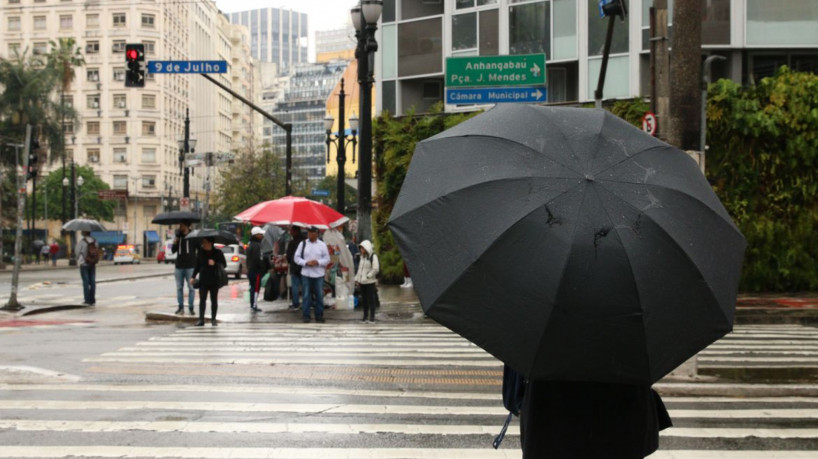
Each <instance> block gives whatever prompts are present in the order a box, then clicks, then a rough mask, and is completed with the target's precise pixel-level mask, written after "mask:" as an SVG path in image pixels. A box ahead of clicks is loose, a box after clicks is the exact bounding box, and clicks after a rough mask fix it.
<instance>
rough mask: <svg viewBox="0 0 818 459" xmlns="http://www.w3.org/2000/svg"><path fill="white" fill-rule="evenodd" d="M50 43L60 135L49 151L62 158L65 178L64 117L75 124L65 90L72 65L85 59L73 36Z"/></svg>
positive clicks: (71, 71) (49, 58)
mask: <svg viewBox="0 0 818 459" xmlns="http://www.w3.org/2000/svg"><path fill="white" fill-rule="evenodd" d="M49 44H50V45H51V53H50V54H49V55H48V66H49V68H50V69H51V70H52V71H53V72H54V73H55V74H56V75H57V78H58V80H59V84H60V116H61V119H60V126H61V128H60V131H61V135H60V136H59V140H58V141H57V143H55V144H52V150H51V151H59V152H60V153H59V155H60V158H62V177H63V178H65V156H66V155H65V133H64V130H65V118H66V115H69V116H70V118H71V120H72V121H74V125H75V126H76V121H77V113H76V111H74V110H73V107H68V108H69V109H70V112H67V107H66V106H65V92H66V90H68V89H69V88H70V87H71V83H72V82H73V81H74V78H75V77H76V73H75V72H74V67H81V66H83V65H85V59H84V58H83V56H82V50H81V48H79V47H77V46H76V42H75V41H74V39H73V38H60V39H59V40H58V42H54V41H53V40H52V41H50V42H49ZM52 159H53V158H52ZM65 204H66V203H65V196H63V202H62V220H63V223H65V218H66V215H65Z"/></svg>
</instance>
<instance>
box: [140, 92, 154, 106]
mask: <svg viewBox="0 0 818 459" xmlns="http://www.w3.org/2000/svg"><path fill="white" fill-rule="evenodd" d="M142 108H156V96H155V95H153V94H142Z"/></svg>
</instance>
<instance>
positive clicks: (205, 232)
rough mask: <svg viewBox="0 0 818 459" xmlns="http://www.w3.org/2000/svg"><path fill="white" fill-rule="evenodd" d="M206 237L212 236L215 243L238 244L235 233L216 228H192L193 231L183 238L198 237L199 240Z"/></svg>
mask: <svg viewBox="0 0 818 459" xmlns="http://www.w3.org/2000/svg"><path fill="white" fill-rule="evenodd" d="M208 237H211V238H213V240H214V241H213V242H215V243H216V244H225V245H228V244H238V243H239V240H238V238H236V235H235V234H233V233H230V232H227V231H221V230H217V229H207V228H202V229H197V230H193V231H191V232H190V234H188V235H187V236H185V239H199V240H201V239H205V238H208Z"/></svg>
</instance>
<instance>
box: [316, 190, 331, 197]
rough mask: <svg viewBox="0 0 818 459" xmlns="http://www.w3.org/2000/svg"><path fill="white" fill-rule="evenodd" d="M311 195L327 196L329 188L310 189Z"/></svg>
mask: <svg viewBox="0 0 818 459" xmlns="http://www.w3.org/2000/svg"><path fill="white" fill-rule="evenodd" d="M312 195H313V196H329V190H316V189H313V190H312Z"/></svg>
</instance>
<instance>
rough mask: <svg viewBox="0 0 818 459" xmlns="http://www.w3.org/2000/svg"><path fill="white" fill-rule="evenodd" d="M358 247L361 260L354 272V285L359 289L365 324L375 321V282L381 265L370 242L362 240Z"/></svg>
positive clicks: (376, 292) (376, 299)
mask: <svg viewBox="0 0 818 459" xmlns="http://www.w3.org/2000/svg"><path fill="white" fill-rule="evenodd" d="M358 248H359V249H360V251H361V261H360V262H359V263H358V272H357V273H355V286H356V287H358V289H359V291H360V301H361V304H362V305H363V309H364V318H363V319H362V320H361V321H362V322H363V323H365V324H366V323H375V306H376V304H377V301H378V297H377V295H378V290H377V286H376V285H375V284H376V282H377V281H378V279H377V277H378V272H379V271H380V269H381V266H380V263H379V262H378V256H377V255H375V251H374V250H373V249H372V243H371V242H369V241H363V242H361V244H360V245H359V246H358ZM367 317H368V319H367Z"/></svg>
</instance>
